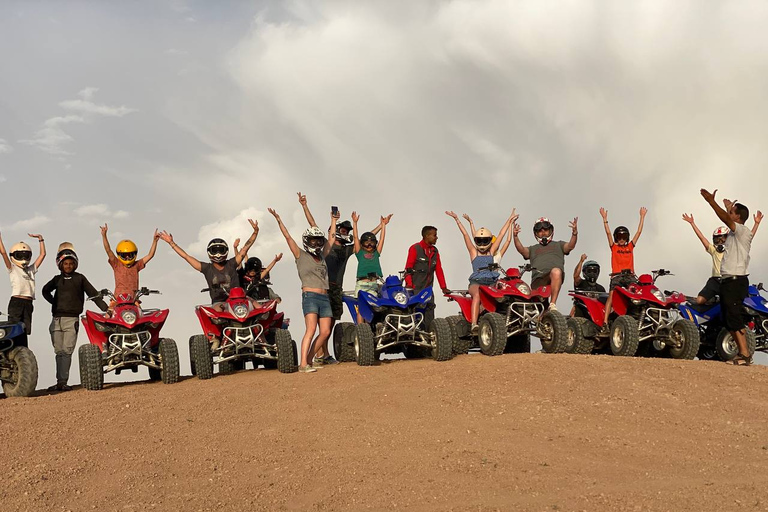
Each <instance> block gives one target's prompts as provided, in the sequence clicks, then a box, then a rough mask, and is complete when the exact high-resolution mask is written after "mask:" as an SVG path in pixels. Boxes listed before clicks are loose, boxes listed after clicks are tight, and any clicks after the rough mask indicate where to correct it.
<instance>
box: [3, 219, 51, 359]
mask: <svg viewBox="0 0 768 512" xmlns="http://www.w3.org/2000/svg"><path fill="white" fill-rule="evenodd" d="M29 236H31V237H32V238H37V239H38V241H39V242H40V255H39V256H38V257H37V259H36V260H35V263H33V264H31V265H30V262H31V261H32V248H31V247H29V246H28V245H27V244H26V243H24V242H19V243H17V244H14V246H13V247H11V252H10V253H8V252H6V250H5V245H3V239H2V237H0V255H2V256H3V261H4V262H5V266H6V268H7V269H8V275H9V277H10V278H11V300H10V302H9V303H8V321H9V322H10V323H13V324H16V323H19V322H22V323H23V324H24V335H23V336H20V337H19V338H17V339H16V340H15V341H14V345H16V346H22V347H26V346H27V345H28V341H27V336H28V335H30V334H31V333H32V310H33V309H34V308H33V307H32V301H33V300H35V274H36V273H37V269H38V268H39V267H40V265H41V264H42V263H43V260H44V259H45V241H44V240H43V235H32V234H29Z"/></svg>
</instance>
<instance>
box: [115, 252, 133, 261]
mask: <svg viewBox="0 0 768 512" xmlns="http://www.w3.org/2000/svg"><path fill="white" fill-rule="evenodd" d="M117 255H118V256H119V257H120V259H122V260H132V259H133V258H135V257H136V251H131V252H119V253H117Z"/></svg>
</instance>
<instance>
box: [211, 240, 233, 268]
mask: <svg viewBox="0 0 768 512" xmlns="http://www.w3.org/2000/svg"><path fill="white" fill-rule="evenodd" d="M228 254H229V246H228V245H227V242H225V241H224V240H223V239H221V238H214V239H213V240H211V241H210V242H208V257H209V258H210V259H211V261H212V262H214V263H224V262H225V261H227V255H228Z"/></svg>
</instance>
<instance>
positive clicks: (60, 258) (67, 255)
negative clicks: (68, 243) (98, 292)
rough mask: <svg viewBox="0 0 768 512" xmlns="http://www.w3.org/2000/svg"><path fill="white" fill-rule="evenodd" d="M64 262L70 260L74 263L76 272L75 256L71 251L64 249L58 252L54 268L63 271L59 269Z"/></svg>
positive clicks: (76, 261)
mask: <svg viewBox="0 0 768 512" xmlns="http://www.w3.org/2000/svg"><path fill="white" fill-rule="evenodd" d="M66 260H72V261H74V262H75V270H77V263H78V260H77V254H76V253H75V251H74V250H72V249H64V250H62V251H59V253H58V254H56V266H57V267H59V270H63V269H62V268H61V267H62V265H63V264H64V262H65V261H66Z"/></svg>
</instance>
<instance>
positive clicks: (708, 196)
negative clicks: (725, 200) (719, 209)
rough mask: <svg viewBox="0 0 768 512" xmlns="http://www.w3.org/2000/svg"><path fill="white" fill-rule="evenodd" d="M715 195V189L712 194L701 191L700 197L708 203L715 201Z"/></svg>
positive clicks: (704, 190) (705, 190)
mask: <svg viewBox="0 0 768 512" xmlns="http://www.w3.org/2000/svg"><path fill="white" fill-rule="evenodd" d="M715 194H717V189H715V191H714V192H709V191H708V190H707V189H704V188H703V189H701V197H703V198H704V200H705V201H707V202H710V201H714V200H715Z"/></svg>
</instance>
